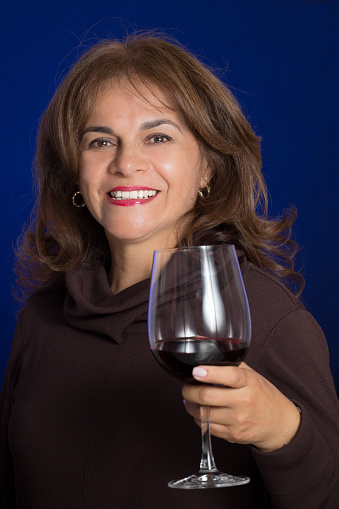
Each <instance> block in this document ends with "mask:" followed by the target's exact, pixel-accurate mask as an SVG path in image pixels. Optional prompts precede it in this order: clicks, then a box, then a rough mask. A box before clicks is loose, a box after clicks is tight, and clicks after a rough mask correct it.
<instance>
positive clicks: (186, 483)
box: [168, 470, 250, 490]
mask: <svg viewBox="0 0 339 509" xmlns="http://www.w3.org/2000/svg"><path fill="white" fill-rule="evenodd" d="M249 482H250V478H249V477H243V476H241V477H236V476H234V475H228V474H224V473H222V472H219V471H218V470H215V471H213V472H198V473H197V474H193V475H190V476H189V477H185V478H184V479H179V480H178V481H171V482H169V483H168V486H169V487H170V488H177V489H183V490H204V489H207V488H229V487H231V486H240V485H241V484H247V483H249Z"/></svg>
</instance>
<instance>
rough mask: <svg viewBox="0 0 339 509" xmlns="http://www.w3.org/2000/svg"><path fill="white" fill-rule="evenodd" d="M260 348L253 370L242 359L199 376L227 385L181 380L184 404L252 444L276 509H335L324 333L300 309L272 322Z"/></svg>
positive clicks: (336, 438) (334, 406)
mask: <svg viewBox="0 0 339 509" xmlns="http://www.w3.org/2000/svg"><path fill="white" fill-rule="evenodd" d="M261 348H262V354H261V361H260V363H259V364H258V366H256V368H257V369H256V371H254V370H252V369H250V368H249V367H248V366H247V365H245V364H242V365H241V366H240V368H235V367H226V368H223V367H211V366H209V367H206V371H207V372H208V374H207V375H206V376H205V377H203V378H201V377H199V378H198V379H199V380H200V381H205V382H208V383H218V384H222V385H227V386H228V388H220V387H210V386H205V387H204V386H185V388H184V390H183V395H184V398H185V399H186V400H188V403H187V404H186V408H187V410H188V412H189V413H191V414H192V415H193V416H194V417H195V418H196V419H198V409H197V404H210V405H211V406H212V408H211V423H212V424H211V432H212V433H213V434H215V435H217V436H219V437H222V438H225V439H226V440H229V441H235V442H238V443H247V444H252V447H251V449H252V454H253V457H254V459H255V460H256V462H257V465H258V467H259V469H260V472H261V475H262V478H263V480H264V483H265V485H266V488H267V489H268V490H269V492H270V495H271V499H272V502H273V505H274V507H275V508H277V509H278V508H279V509H293V508H295V509H297V508H300V507H307V508H308V509H319V508H320V507H323V508H326V509H335V508H337V507H339V479H338V477H339V403H338V399H337V397H336V393H335V388H334V384H333V380H332V377H331V373H330V370H329V367H328V351H327V345H326V341H325V339H324V337H323V334H322V332H321V330H320V328H319V327H318V325H317V324H316V322H315V321H314V319H313V318H312V317H311V316H310V315H309V314H308V313H307V312H306V311H305V310H302V309H299V310H296V311H293V312H292V313H288V314H287V315H286V316H285V317H284V318H283V319H282V320H280V321H279V322H278V324H277V325H276V326H275V327H274V329H272V330H271V332H270V333H269V335H268V336H267V338H265V341H263V344H262V345H261ZM292 402H293V403H295V404H296V405H298V406H299V407H300V408H301V410H302V417H301V420H300V414H299V412H298V410H297V408H296V406H295V405H294V404H293V403H292ZM286 442H290V443H289V444H288V445H284V444H285V443H286Z"/></svg>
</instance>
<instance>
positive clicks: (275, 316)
mask: <svg viewBox="0 0 339 509" xmlns="http://www.w3.org/2000/svg"><path fill="white" fill-rule="evenodd" d="M242 275H243V280H244V285H245V288H246V293H247V298H248V301H249V305H250V309H251V312H252V313H253V318H255V316H256V315H257V314H259V315H260V316H261V319H262V318H263V317H266V319H267V320H268V321H269V322H277V321H279V320H280V319H281V318H283V317H284V316H285V315H287V314H288V313H290V312H292V311H297V310H305V308H304V306H303V304H302V303H301V302H300V300H299V299H298V298H297V297H296V296H295V295H293V293H292V292H291V291H290V290H289V289H288V288H287V287H286V286H285V285H284V284H282V283H281V281H280V280H279V279H278V278H276V277H275V276H273V275H271V274H270V273H268V272H266V271H265V270H263V269H260V268H259V267H256V266H255V265H253V263H251V262H248V261H245V262H244V263H243V265H242Z"/></svg>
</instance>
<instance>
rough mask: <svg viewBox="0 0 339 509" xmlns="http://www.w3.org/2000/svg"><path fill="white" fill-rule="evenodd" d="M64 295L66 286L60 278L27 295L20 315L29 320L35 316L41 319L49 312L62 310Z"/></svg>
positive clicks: (49, 313) (53, 312)
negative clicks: (27, 297)
mask: <svg viewBox="0 0 339 509" xmlns="http://www.w3.org/2000/svg"><path fill="white" fill-rule="evenodd" d="M65 295H66V288H65V285H64V284H63V281H62V280H60V281H59V282H57V283H53V285H51V286H49V287H47V288H45V289H41V290H39V291H37V292H35V293H34V294H33V295H31V296H30V297H29V299H28V300H27V302H26V305H25V307H24V308H23V309H22V312H21V315H23V319H25V320H26V321H30V320H32V318H34V317H35V316H37V317H39V318H40V319H43V318H44V317H46V318H47V317H48V316H50V315H51V314H55V313H56V312H58V311H59V310H62V308H63V305H64V301H65ZM19 318H20V317H19Z"/></svg>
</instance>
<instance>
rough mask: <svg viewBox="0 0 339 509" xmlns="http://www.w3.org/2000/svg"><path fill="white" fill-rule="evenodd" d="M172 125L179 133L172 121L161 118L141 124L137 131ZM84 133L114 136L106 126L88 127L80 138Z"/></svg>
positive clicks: (176, 125)
mask: <svg viewBox="0 0 339 509" xmlns="http://www.w3.org/2000/svg"><path fill="white" fill-rule="evenodd" d="M164 124H165V125H166V124H168V125H173V126H174V127H176V128H177V129H178V130H179V131H180V132H182V131H181V129H180V127H179V126H178V124H176V123H175V122H173V121H172V120H169V119H166V118H162V119H158V120H150V121H148V122H143V123H142V124H141V125H140V127H139V130H140V131H148V130H149V129H154V128H155V127H158V126H160V125H164ZM86 133H103V134H110V135H111V136H114V135H115V134H114V131H113V130H112V129H111V128H110V127H107V126H103V125H93V126H89V127H86V128H85V129H84V130H83V131H82V136H83V135H84V134H86Z"/></svg>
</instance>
